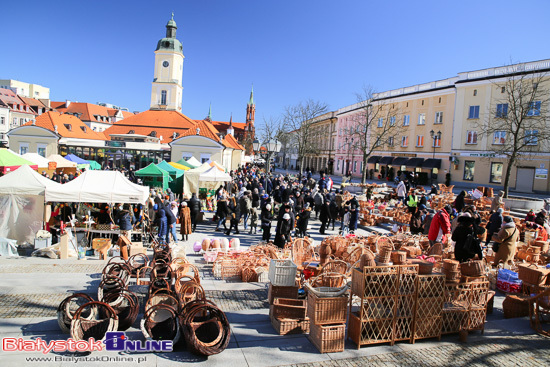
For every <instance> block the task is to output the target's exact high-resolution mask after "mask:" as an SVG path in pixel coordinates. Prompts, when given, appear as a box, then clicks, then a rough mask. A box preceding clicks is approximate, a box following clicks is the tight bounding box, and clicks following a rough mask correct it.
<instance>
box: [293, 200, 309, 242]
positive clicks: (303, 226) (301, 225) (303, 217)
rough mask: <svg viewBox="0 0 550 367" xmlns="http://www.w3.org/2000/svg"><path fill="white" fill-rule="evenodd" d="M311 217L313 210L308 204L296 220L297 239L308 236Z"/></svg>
mask: <svg viewBox="0 0 550 367" xmlns="http://www.w3.org/2000/svg"><path fill="white" fill-rule="evenodd" d="M310 217H311V208H310V207H309V204H306V205H305V207H304V208H303V209H302V211H301V212H300V214H298V219H297V220H296V237H306V236H307V226H308V224H309V218H310Z"/></svg>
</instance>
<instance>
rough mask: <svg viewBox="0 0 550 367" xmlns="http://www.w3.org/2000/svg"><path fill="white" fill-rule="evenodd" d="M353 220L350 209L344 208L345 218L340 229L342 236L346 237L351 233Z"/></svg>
mask: <svg viewBox="0 0 550 367" xmlns="http://www.w3.org/2000/svg"><path fill="white" fill-rule="evenodd" d="M350 219H351V214H350V212H349V208H348V207H347V206H346V207H345V208H344V217H343V218H342V228H341V229H340V232H341V233H340V234H341V235H342V236H345V235H346V234H348V233H349V221H350Z"/></svg>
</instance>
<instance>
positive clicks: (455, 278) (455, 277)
mask: <svg viewBox="0 0 550 367" xmlns="http://www.w3.org/2000/svg"><path fill="white" fill-rule="evenodd" d="M443 273H444V274H445V279H446V281H447V282H448V283H458V282H459V281H460V275H461V273H460V270H456V271H452V270H447V269H443Z"/></svg>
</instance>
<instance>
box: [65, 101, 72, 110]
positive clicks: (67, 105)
mask: <svg viewBox="0 0 550 367" xmlns="http://www.w3.org/2000/svg"><path fill="white" fill-rule="evenodd" d="M70 105H71V101H69V100H68V99H66V100H65V108H68V107H69V106H70Z"/></svg>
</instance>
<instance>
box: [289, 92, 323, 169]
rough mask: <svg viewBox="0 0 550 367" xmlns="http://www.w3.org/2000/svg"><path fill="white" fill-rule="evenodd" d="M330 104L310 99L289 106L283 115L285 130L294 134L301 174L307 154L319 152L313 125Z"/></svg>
mask: <svg viewBox="0 0 550 367" xmlns="http://www.w3.org/2000/svg"><path fill="white" fill-rule="evenodd" d="M327 110H328V106H327V105H326V104H325V103H321V102H319V101H313V100H311V99H308V100H306V101H303V102H300V103H298V104H296V105H294V106H287V107H286V108H285V112H284V115H283V122H284V125H285V131H286V132H287V133H291V134H292V135H293V136H294V139H293V140H294V142H295V148H296V153H297V155H298V162H299V164H300V176H301V175H302V174H303V172H304V165H303V160H304V157H305V156H306V155H307V154H317V153H318V152H319V144H318V142H319V140H318V139H316V137H315V134H314V131H313V129H312V125H313V124H314V123H315V118H316V117H318V116H320V115H322V114H324V113H326V112H327Z"/></svg>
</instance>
